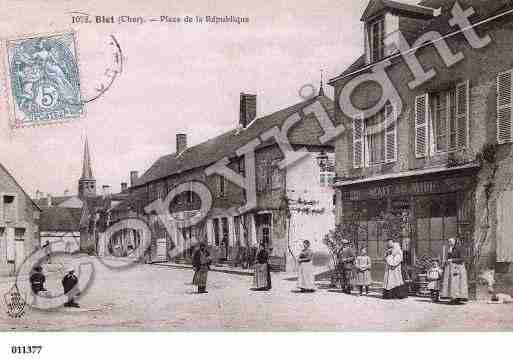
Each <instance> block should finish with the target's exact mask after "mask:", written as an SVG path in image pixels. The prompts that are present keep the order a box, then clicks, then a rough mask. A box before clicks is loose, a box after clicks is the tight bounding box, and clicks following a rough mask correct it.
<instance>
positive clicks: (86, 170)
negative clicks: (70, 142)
mask: <svg viewBox="0 0 513 359" xmlns="http://www.w3.org/2000/svg"><path fill="white" fill-rule="evenodd" d="M80 179H94V177H93V170H92V168H91V155H90V154H89V142H88V141H87V137H86V139H85V142H84V160H83V161H82V177H80Z"/></svg>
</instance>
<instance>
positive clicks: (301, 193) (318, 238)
mask: <svg viewBox="0 0 513 359" xmlns="http://www.w3.org/2000/svg"><path fill="white" fill-rule="evenodd" d="M317 155H318V154H317V153H310V154H309V155H308V156H307V157H305V158H304V159H302V160H301V161H298V162H297V163H296V164H295V165H294V166H291V167H288V168H287V182H286V183H287V197H288V198H289V199H291V200H298V199H299V198H301V199H303V200H306V201H317V202H318V203H317V204H314V205H313V206H310V205H304V204H296V203H294V201H291V203H290V208H291V209H292V211H291V214H292V217H291V222H290V247H291V250H292V252H293V253H294V255H295V256H296V258H297V255H298V254H299V252H300V251H301V249H302V248H303V246H302V243H303V241H304V240H305V239H308V240H309V241H310V242H311V248H312V250H313V251H314V252H324V253H326V254H328V249H327V247H326V246H325V245H324V244H323V243H322V239H323V237H324V235H326V234H327V233H328V231H329V230H331V229H334V228H335V215H334V209H335V206H334V205H333V194H334V190H333V188H331V187H329V186H327V187H321V185H320V176H319V174H320V172H319V166H318V164H317V159H316V157H317ZM328 156H329V157H330V158H331V159H332V160H333V154H329V155H328ZM295 208H302V209H305V208H310V209H316V210H322V209H324V212H323V213H322V214H314V215H312V214H311V213H310V214H304V213H300V212H297V211H294V209H295Z"/></svg>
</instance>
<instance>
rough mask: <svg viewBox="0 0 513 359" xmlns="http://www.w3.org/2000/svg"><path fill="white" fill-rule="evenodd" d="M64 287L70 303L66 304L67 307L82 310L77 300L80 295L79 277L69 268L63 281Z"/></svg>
mask: <svg viewBox="0 0 513 359" xmlns="http://www.w3.org/2000/svg"><path fill="white" fill-rule="evenodd" d="M62 287H63V288H64V294H66V295H67V296H68V301H67V302H66V303H64V306H65V307H73V308H80V305H78V303H77V302H75V298H76V297H77V296H78V294H79V290H78V277H77V276H76V275H75V270H74V269H73V268H69V269H68V270H67V274H66V275H65V276H64V278H63V279H62Z"/></svg>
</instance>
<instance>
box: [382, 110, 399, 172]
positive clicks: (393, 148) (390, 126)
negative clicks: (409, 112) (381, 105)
mask: <svg viewBox="0 0 513 359" xmlns="http://www.w3.org/2000/svg"><path fill="white" fill-rule="evenodd" d="M397 113H398V111H397V109H396V105H395V104H391V103H390V102H388V103H387V104H386V105H385V162H386V163H392V162H395V161H397Z"/></svg>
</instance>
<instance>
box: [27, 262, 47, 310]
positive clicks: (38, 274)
mask: <svg viewBox="0 0 513 359" xmlns="http://www.w3.org/2000/svg"><path fill="white" fill-rule="evenodd" d="M29 280H30V287H31V288H32V293H33V295H34V302H33V305H34V306H37V297H38V296H39V293H40V292H44V291H46V289H45V282H46V277H45V275H44V274H43V268H42V267H41V266H39V265H38V266H36V267H34V273H32V275H31V276H30V279H29Z"/></svg>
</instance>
